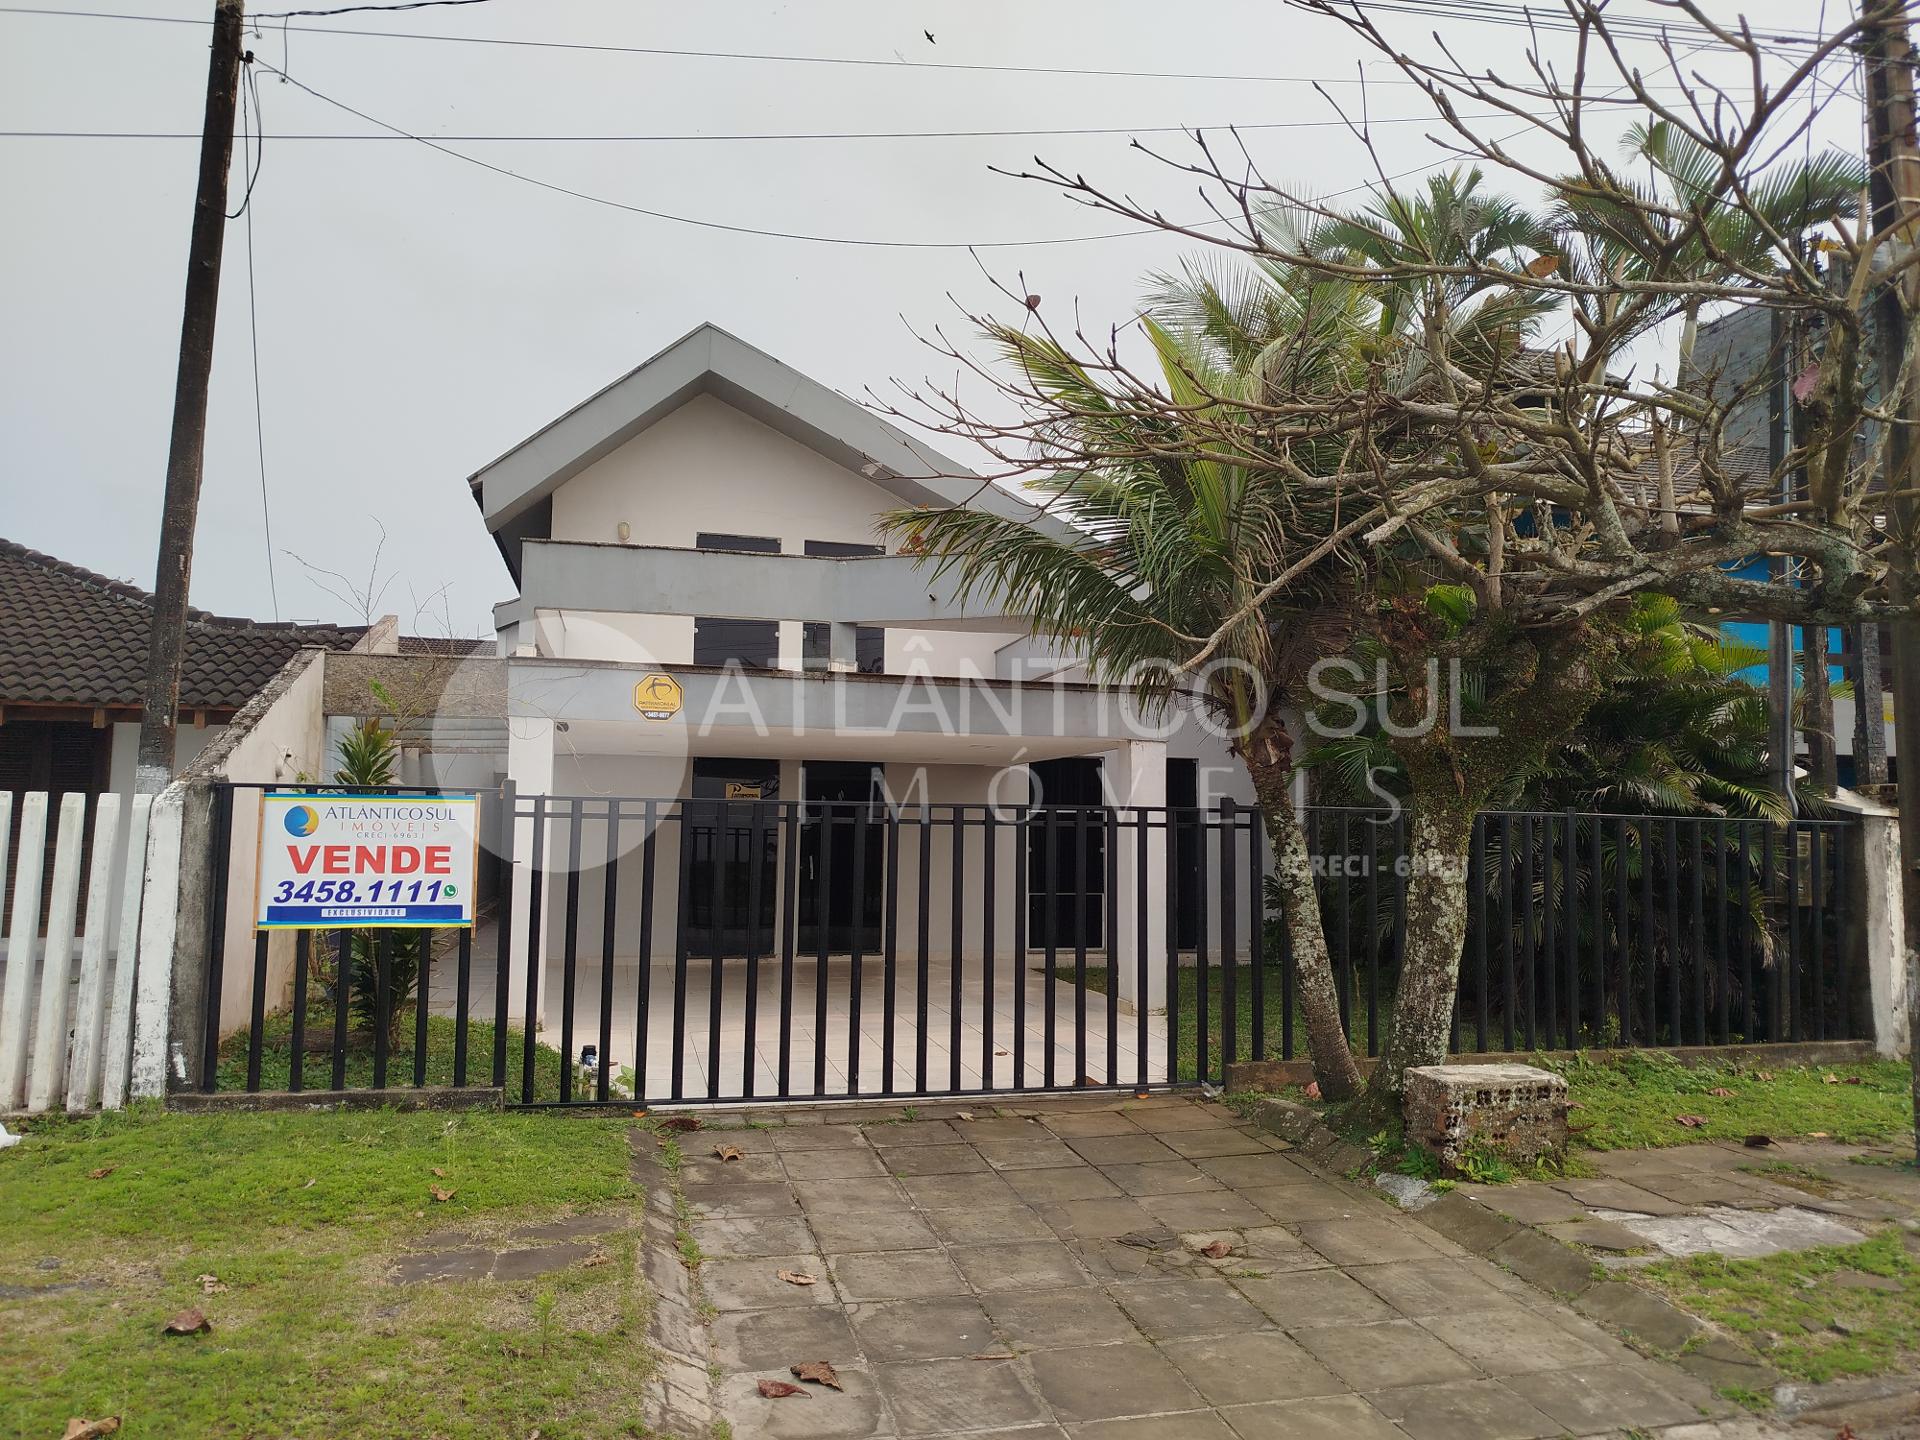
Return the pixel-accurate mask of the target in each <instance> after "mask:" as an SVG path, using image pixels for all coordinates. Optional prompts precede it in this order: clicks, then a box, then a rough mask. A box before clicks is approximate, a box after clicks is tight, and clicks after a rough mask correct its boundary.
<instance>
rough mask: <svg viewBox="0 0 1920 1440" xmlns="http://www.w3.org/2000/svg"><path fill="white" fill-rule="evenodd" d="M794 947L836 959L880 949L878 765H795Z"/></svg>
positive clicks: (882, 864) (882, 878)
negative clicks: (798, 793)
mask: <svg viewBox="0 0 1920 1440" xmlns="http://www.w3.org/2000/svg"><path fill="white" fill-rule="evenodd" d="M800 774H801V788H802V790H803V791H804V793H805V796H806V807H805V809H804V810H803V811H802V813H801V819H800V876H799V879H800V938H799V946H800V949H801V950H802V951H804V952H806V953H809V954H818V953H819V952H820V951H822V950H825V951H826V952H827V953H828V954H831V955H839V954H846V953H849V952H851V951H852V950H853V949H854V947H855V945H856V944H857V945H858V946H859V948H860V949H861V950H863V951H875V950H878V949H879V948H880V904H881V895H882V891H883V889H884V888H885V884H886V856H885V854H884V847H885V844H886V832H885V830H884V829H883V828H882V826H881V825H879V824H878V823H877V822H878V821H879V820H880V818H881V815H882V813H883V812H882V808H881V806H882V792H881V788H880V776H881V771H880V767H879V766H878V765H868V764H862V763H846V762H842V761H816V760H809V761H807V762H806V764H805V765H803V766H802V767H801V771H800Z"/></svg>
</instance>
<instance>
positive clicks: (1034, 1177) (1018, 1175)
mask: <svg viewBox="0 0 1920 1440" xmlns="http://www.w3.org/2000/svg"><path fill="white" fill-rule="evenodd" d="M998 1178H1000V1179H1002V1180H1004V1181H1005V1182H1006V1183H1007V1184H1009V1185H1011V1186H1012V1187H1013V1190H1014V1193H1015V1194H1016V1195H1018V1196H1019V1197H1020V1198H1021V1199H1022V1200H1024V1201H1026V1202H1027V1203H1028V1204H1029V1205H1048V1204H1059V1203H1062V1202H1064V1201H1068V1200H1101V1199H1106V1198H1109V1197H1112V1196H1117V1195H1118V1194H1119V1193H1120V1187H1119V1186H1118V1185H1116V1184H1114V1183H1113V1182H1112V1181H1111V1180H1109V1179H1107V1177H1106V1176H1104V1175H1102V1174H1101V1173H1100V1172H1099V1171H1098V1170H1096V1169H1094V1168H1093V1166H1091V1165H1088V1164H1085V1163H1083V1162H1082V1161H1081V1160H1080V1159H1079V1157H1077V1156H1076V1157H1075V1158H1074V1163H1073V1165H1072V1166H1071V1167H1070V1168H1065V1169H1056V1170H1010V1171H1008V1172H1007V1173H1006V1174H1005V1175H1003V1176H1000V1177H998Z"/></svg>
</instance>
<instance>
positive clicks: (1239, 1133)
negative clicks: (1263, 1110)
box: [1152, 1128, 1278, 1160]
mask: <svg viewBox="0 0 1920 1440" xmlns="http://www.w3.org/2000/svg"><path fill="white" fill-rule="evenodd" d="M1152 1138H1154V1139H1156V1140H1158V1141H1159V1143H1160V1144H1162V1145H1165V1146H1166V1147H1167V1148H1168V1149H1169V1150H1171V1151H1173V1152H1174V1153H1175V1154H1176V1155H1184V1156H1186V1157H1187V1158H1188V1159H1189V1160H1200V1159H1204V1158H1206V1157H1208V1156H1212V1155H1262V1154H1269V1153H1271V1150H1272V1147H1271V1146H1270V1145H1269V1144H1268V1141H1269V1140H1270V1139H1277V1138H1278V1137H1275V1136H1267V1135H1265V1134H1257V1133H1255V1132H1253V1131H1250V1130H1242V1129H1237V1128H1236V1129H1225V1128H1222V1129H1218V1130H1173V1131H1169V1132H1167V1133H1166V1134H1164V1135H1158V1136H1155V1137H1152Z"/></svg>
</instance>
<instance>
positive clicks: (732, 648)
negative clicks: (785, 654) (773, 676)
mask: <svg viewBox="0 0 1920 1440" xmlns="http://www.w3.org/2000/svg"><path fill="white" fill-rule="evenodd" d="M779 658H780V626H779V625H778V624H777V623H776V622H774V621H772V620H716V619H713V618H711V617H708V616H701V617H699V618H697V619H695V620H694V622H693V663H694V664H696V665H725V664H727V663H728V662H729V661H738V662H739V663H740V664H742V665H744V666H746V667H747V669H749V670H771V669H773V667H774V665H775V663H776V662H777V661H778V660H779Z"/></svg>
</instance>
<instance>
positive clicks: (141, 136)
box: [0, 110, 1505, 145]
mask: <svg viewBox="0 0 1920 1440" xmlns="http://www.w3.org/2000/svg"><path fill="white" fill-rule="evenodd" d="M1460 118H1461V119H1462V120H1498V119H1503V118H1505V112H1503V111H1493V110H1489V111H1486V112H1484V113H1480V114H1473V115H1462V116H1461V117H1460ZM1443 123H1444V122H1443V121H1442V119H1441V117H1440V116H1438V115H1436V114H1431V113H1429V114H1426V115H1385V116H1379V117H1376V118H1372V119H1368V120H1366V121H1364V122H1360V121H1348V120H1340V119H1334V120H1269V121H1259V122H1256V123H1253V124H1249V125H1235V124H1222V125H1088V126H1060V127H1041V128H1034V129H1006V130H768V131H741V132H729V133H724V134H717V135H698V134H686V133H681V134H606V133H602V134H577V135H502V134H486V135H433V136H430V137H428V138H430V139H434V140H440V141H446V142H449V143H451V142H459V143H462V144H521V143H533V144H540V143H547V142H564V143H567V144H598V143H610V144H644V145H655V144H703V143H712V142H726V143H758V142H772V141H784V140H809V141H820V140H994V139H1014V138H1020V137H1035V138H1043V139H1045V138H1058V137H1061V136H1071V135H1182V134H1187V133H1189V132H1192V131H1196V130H1213V131H1222V130H1236V131H1256V130H1324V129H1348V128H1361V129H1365V128H1367V127H1370V126H1373V125H1438V124H1443ZM199 138H200V135H199V132H198V131H192V130H0V139H7V140H197V139H199ZM273 138H274V142H275V143H276V144H278V143H281V142H284V141H288V140H328V141H336V140H377V141H383V142H390V141H401V140H412V139H415V138H417V137H415V136H413V135H407V134H387V135H369V134H366V133H364V132H341V133H337V134H331V133H326V132H313V131H309V132H306V133H300V134H282V135H276V136H274V137H273Z"/></svg>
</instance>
